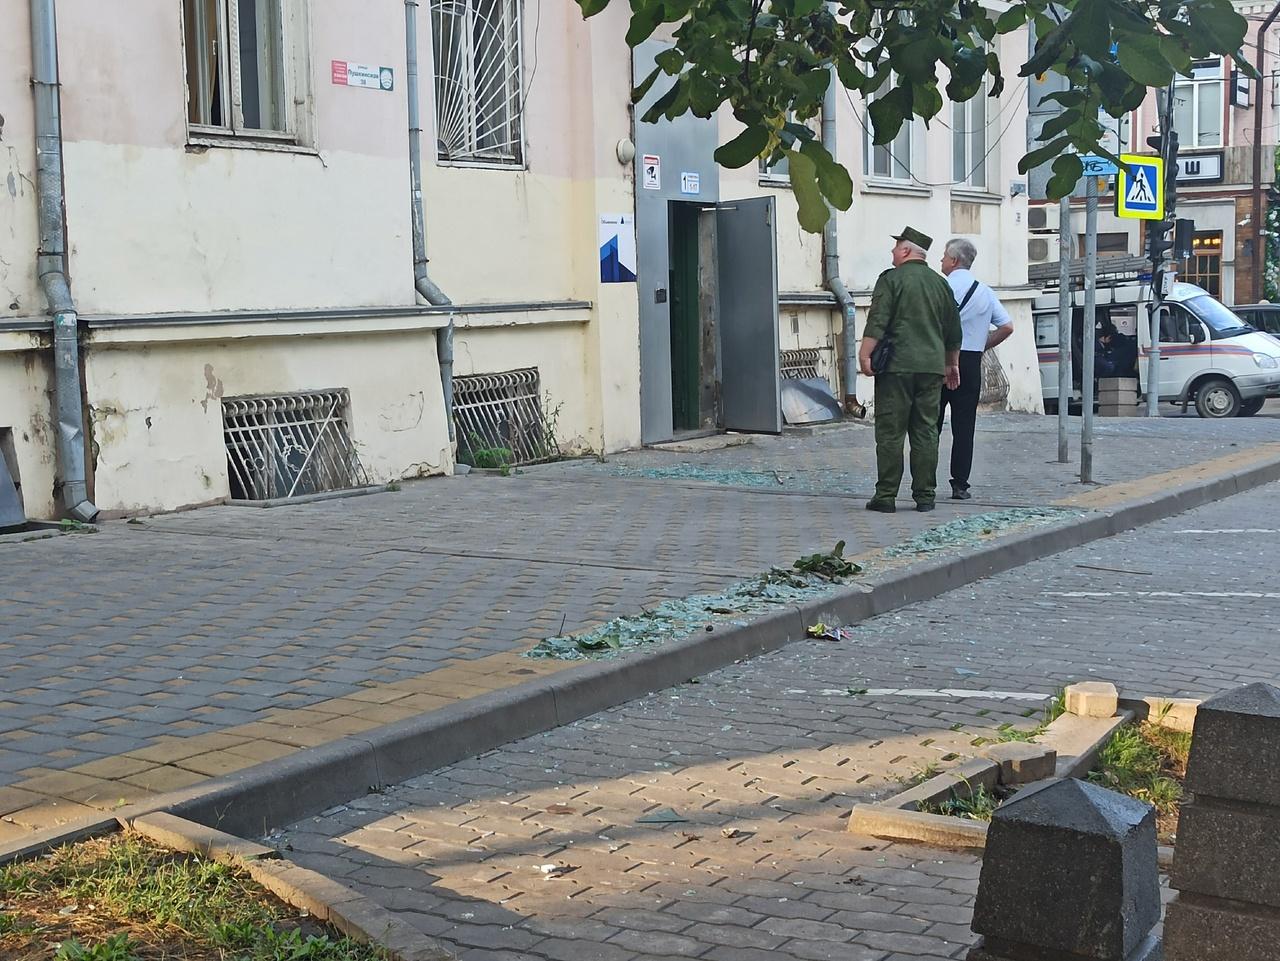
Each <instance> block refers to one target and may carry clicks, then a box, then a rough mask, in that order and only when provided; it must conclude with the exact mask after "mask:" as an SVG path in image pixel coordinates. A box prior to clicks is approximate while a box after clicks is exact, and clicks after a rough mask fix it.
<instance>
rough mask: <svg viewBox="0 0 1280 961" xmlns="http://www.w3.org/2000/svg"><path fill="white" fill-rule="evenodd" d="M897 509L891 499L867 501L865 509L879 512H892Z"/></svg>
mask: <svg viewBox="0 0 1280 961" xmlns="http://www.w3.org/2000/svg"><path fill="white" fill-rule="evenodd" d="M897 509H898V505H897V504H895V503H894V502H893V501H877V500H869V501H867V510H869V511H879V512H880V513H881V514H892V513H894V512H896V511H897Z"/></svg>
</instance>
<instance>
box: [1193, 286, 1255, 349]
mask: <svg viewBox="0 0 1280 961" xmlns="http://www.w3.org/2000/svg"><path fill="white" fill-rule="evenodd" d="M1183 306H1184V307H1186V308H1187V310H1189V311H1191V313H1192V314H1194V315H1195V316H1196V317H1198V318H1199V319H1200V320H1203V321H1204V322H1205V324H1206V325H1207V326H1208V328H1209V333H1210V336H1212V337H1213V339H1214V340H1219V339H1221V338H1223V337H1235V336H1236V335H1238V334H1247V333H1250V332H1251V331H1253V330H1254V328H1253V327H1250V326H1249V325H1248V324H1246V323H1245V322H1244V321H1243V320H1241V319H1240V318H1239V317H1237V316H1236V315H1235V314H1233V313H1232V312H1231V311H1230V310H1229V309H1228V308H1226V307H1224V306H1223V305H1222V304H1221V303H1219V302H1218V301H1216V300H1214V299H1213V298H1212V297H1210V296H1209V295H1208V294H1204V295H1202V296H1200V297H1192V298H1191V299H1190V300H1187V301H1184V302H1183Z"/></svg>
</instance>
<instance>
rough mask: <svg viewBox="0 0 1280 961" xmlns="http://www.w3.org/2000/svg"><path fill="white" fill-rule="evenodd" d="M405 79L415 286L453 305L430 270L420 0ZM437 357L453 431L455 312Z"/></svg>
mask: <svg viewBox="0 0 1280 961" xmlns="http://www.w3.org/2000/svg"><path fill="white" fill-rule="evenodd" d="M404 30H405V47H406V49H405V55H406V61H407V62H406V65H405V66H406V69H405V73H406V74H407V77H406V78H405V81H406V83H407V84H408V87H409V190H410V193H411V198H410V199H411V209H412V211H413V285H414V287H415V288H416V289H417V291H418V293H420V294H421V295H422V296H423V298H424V299H425V300H426V302H427V303H429V304H432V305H434V306H436V307H452V306H453V301H452V300H450V299H449V297H448V295H447V294H446V293H445V292H444V291H443V290H441V289H440V288H439V287H438V286H436V283H435V281H433V280H432V279H431V277H430V275H429V274H428V272H427V231H426V227H425V224H424V221H425V217H424V215H423V211H422V119H421V116H420V111H419V108H418V0H404ZM436 358H437V359H438V360H439V362H440V389H441V393H442V394H443V395H444V416H445V420H446V421H447V422H448V424H449V440H450V441H452V440H453V439H454V433H453V311H450V312H449V323H448V324H447V325H446V326H444V327H442V328H441V329H439V330H437V331H436Z"/></svg>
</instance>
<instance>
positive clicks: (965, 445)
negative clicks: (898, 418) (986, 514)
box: [938, 238, 1013, 500]
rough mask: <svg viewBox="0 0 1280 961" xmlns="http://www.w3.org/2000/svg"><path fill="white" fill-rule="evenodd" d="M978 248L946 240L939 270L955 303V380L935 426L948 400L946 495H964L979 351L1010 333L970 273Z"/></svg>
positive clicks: (1004, 315)
mask: <svg viewBox="0 0 1280 961" xmlns="http://www.w3.org/2000/svg"><path fill="white" fill-rule="evenodd" d="M977 256H978V250H977V248H976V247H974V246H973V244H971V243H969V241H967V240H961V239H960V238H956V239H954V240H949V241H947V245H946V247H944V248H943V252H942V272H943V274H945V275H946V278H947V281H948V282H949V283H950V284H951V290H952V293H954V294H955V298H956V303H957V304H959V305H960V326H961V328H962V329H963V331H964V339H963V340H962V342H961V344H960V386H959V387H957V388H955V389H954V390H951V389H949V388H947V387H943V389H942V408H941V410H939V412H938V432H939V433H941V432H942V421H943V418H944V416H945V415H946V411H947V404H950V405H951V496H952V498H954V499H955V500H968V499H969V498H970V497H972V496H973V495H972V494H970V493H969V472H970V471H971V470H972V469H973V428H974V425H975V424H976V423H977V420H978V396H979V394H981V392H982V355H983V353H985V352H986V351H988V350H990V349H991V348H992V347H994V346H995V345H996V344H998V343H1000V342H1001V341H1003V340H1004V339H1005V338H1006V337H1008V336H1009V335H1010V334H1012V333H1013V321H1012V320H1010V319H1009V313H1008V311H1006V310H1005V309H1004V306H1003V305H1002V304H1001V303H1000V300H999V298H997V297H996V294H995V291H994V290H992V289H991V288H990V287H988V286H987V285H986V284H984V283H982V282H981V281H980V280H978V278H976V277H974V276H973V272H972V267H973V261H974V258H975V257H977Z"/></svg>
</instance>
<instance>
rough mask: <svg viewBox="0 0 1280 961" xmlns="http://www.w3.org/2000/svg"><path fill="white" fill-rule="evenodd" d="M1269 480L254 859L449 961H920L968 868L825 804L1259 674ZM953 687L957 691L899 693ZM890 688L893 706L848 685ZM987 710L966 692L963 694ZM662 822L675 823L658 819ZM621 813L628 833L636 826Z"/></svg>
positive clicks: (961, 900)
mask: <svg viewBox="0 0 1280 961" xmlns="http://www.w3.org/2000/svg"><path fill="white" fill-rule="evenodd" d="M1277 535H1280V485H1271V486H1269V487H1266V488H1262V489H1259V490H1257V491H1255V492H1252V493H1248V494H1243V495H1238V496H1236V497H1232V498H1229V499H1227V500H1224V501H1221V502H1218V503H1216V504H1213V505H1211V506H1208V507H1204V508H1201V509H1198V510H1195V511H1192V512H1188V513H1186V514H1183V515H1180V516H1177V517H1174V518H1171V519H1168V520H1166V521H1163V522H1160V523H1157V524H1155V525H1152V526H1150V527H1146V528H1142V529H1140V530H1138V531H1134V532H1130V533H1127V534H1123V535H1120V536H1117V537H1114V538H1110V539H1108V540H1104V541H1099V542H1096V543H1095V544H1092V545H1089V546H1087V547H1084V548H1079V549H1076V550H1072V551H1068V552H1065V553H1063V554H1060V555H1057V556H1054V557H1051V558H1048V559H1045V560H1042V561H1038V562H1034V563H1032V564H1028V565H1026V566H1025V567H1022V568H1019V569H1017V570H1014V571H1011V572H1008V573H1006V574H1002V575H999V576H997V577H992V578H989V579H987V580H984V581H981V582H979V583H977V584H975V585H973V586H971V587H969V588H965V589H961V590H957V591H953V592H951V593H949V594H944V595H942V596H940V597H938V598H936V599H934V600H931V601H927V602H924V603H921V604H916V605H913V606H912V607H910V608H907V609H904V610H902V611H899V612H897V613H893V614H888V615H884V616H881V617H879V618H875V619H873V620H870V621H868V622H866V623H864V624H862V625H860V626H858V627H857V628H855V629H854V631H853V637H852V639H850V640H847V641H841V642H829V641H816V640H814V641H804V642H800V643H796V644H792V645H790V646H788V647H786V648H784V649H782V650H780V651H777V652H775V653H773V654H770V655H767V656H764V657H760V658H757V659H754V660H752V661H749V662H745V663H742V664H738V665H734V666H732V667H729V668H726V669H724V670H720V671H717V672H714V673H712V674H710V675H708V676H705V677H702V678H699V679H697V683H691V684H685V685H681V686H680V687H677V688H672V689H669V690H666V691H663V692H660V693H657V694H654V695H651V696H648V697H645V698H642V699H639V700H636V701H633V702H631V703H629V704H626V705H623V706H621V707H618V708H615V709H612V710H609V711H605V712H602V713H600V714H598V715H595V716H593V717H589V718H586V719H584V720H582V721H579V722H577V723H574V724H571V725H568V726H566V727H564V728H561V729H559V730H556V731H552V732H548V733H547V734H544V735H540V736H537V737H533V738H528V739H526V740H523V741H518V742H515V743H513V744H510V745H507V746H506V747H504V748H502V749H500V750H497V751H492V752H490V753H488V754H485V755H484V756H481V757H478V758H474V759H471V760H468V761H465V762H463V763H459V764H455V765H452V766H450V767H447V768H444V769H442V770H439V771H436V772H434V773H432V774H430V775H427V776H424V777H420V778H416V779H413V780H411V781H409V782H407V783H405V784H402V785H398V786H396V787H393V788H390V789H388V790H387V791H385V792H384V793H382V794H376V795H370V796H368V797H366V798H363V799H360V800H358V801H355V802H352V803H350V804H347V805H343V806H341V807H339V808H336V809H333V810H331V811H328V812H325V813H324V814H323V815H321V816H320V817H316V818H311V819H307V820H305V821H302V822H300V823H298V824H295V825H292V826H290V827H289V828H287V829H285V830H283V831H282V832H279V833H277V834H275V835H273V836H272V837H271V838H270V839H269V840H270V841H271V842H273V843H275V844H277V845H279V846H280V847H281V848H282V849H285V850H288V851H289V852H290V854H289V856H290V857H292V858H294V859H295V860H297V861H299V862H300V863H302V864H303V865H305V866H308V867H312V868H314V869H316V870H320V871H322V872H324V873H327V874H329V875H331V876H333V877H336V878H340V879H341V880H342V881H343V882H344V883H347V884H350V885H352V886H354V887H356V888H357V889H359V890H361V891H362V892H364V893H366V894H368V895H369V896H371V897H373V898H374V899H375V900H377V901H378V902H380V903H381V904H383V905H384V906H386V907H387V908H389V909H391V910H393V911H396V912H399V913H401V915H402V916H403V917H404V918H405V919H407V920H408V921H410V922H411V923H413V924H414V925H416V926H417V927H418V928H419V929H421V930H422V931H424V932H425V933H427V934H429V935H431V936H435V937H439V938H442V939H444V940H445V941H446V942H448V943H449V944H451V945H452V946H454V947H455V948H456V949H457V950H458V953H459V955H460V957H461V958H462V959H464V961H656V959H658V958H664V959H671V958H680V957H689V958H695V957H696V958H701V959H711V961H795V959H830V961H906V959H908V958H910V959H917V961H921V959H923V961H942V959H952V958H960V957H963V956H964V952H965V951H966V950H967V947H968V945H969V944H970V943H971V941H972V935H971V933H970V931H969V927H968V925H969V921H970V919H971V912H972V901H973V897H974V894H975V892H976V886H977V877H978V872H979V869H980V861H979V859H978V858H977V857H975V856H973V855H971V854H960V853H955V852H946V851H938V850H933V849H930V848H927V847H922V846H912V845H906V844H887V843H885V842H880V841H876V840H874V839H870V838H865V837H860V836H857V835H852V834H850V833H848V832H846V831H845V830H844V827H845V820H844V819H845V817H846V816H847V814H848V811H849V808H850V806H851V805H852V804H854V803H856V802H859V801H866V800H873V799H876V798H879V797H883V796H884V795H885V794H886V793H888V792H894V791H896V790H898V789H900V787H901V780H902V779H903V778H908V777H910V776H911V775H912V774H914V773H916V772H918V771H919V770H921V769H922V768H925V767H926V766H929V765H934V764H942V765H944V766H945V764H946V763H955V761H953V762H945V761H944V760H943V759H944V758H947V757H949V756H951V755H959V756H961V757H963V756H964V755H966V754H968V753H972V752H973V751H975V750H976V747H975V746H974V741H975V739H976V738H979V737H987V738H992V737H1000V736H1001V728H1002V726H1004V725H1014V726H1017V727H1020V728H1026V727H1031V726H1034V725H1035V724H1036V723H1037V722H1038V721H1039V719H1040V717H1041V711H1042V710H1043V704H1044V701H1043V700H1041V701H1035V702H1029V701H1023V700H1018V699H1011V698H1007V697H994V696H992V692H1003V693H1005V694H1030V695H1036V694H1038V695H1042V696H1044V697H1046V698H1047V697H1048V696H1049V695H1050V694H1051V693H1052V692H1053V691H1054V690H1055V689H1056V688H1057V687H1058V686H1060V685H1062V684H1065V683H1067V682H1070V681H1073V680H1080V679H1089V678H1098V679H1109V680H1114V681H1116V682H1117V683H1118V684H1119V685H1120V686H1121V688H1122V689H1123V690H1124V691H1125V692H1126V693H1129V694H1133V695H1146V694H1160V695H1166V696H1195V697H1203V696H1208V695H1211V694H1214V693H1216V692H1219V691H1222V690H1226V689H1229V688H1231V687H1234V686H1237V685H1240V684H1244V683H1248V682H1252V681H1257V680H1266V681H1271V682H1273V683H1274V682H1275V681H1276V679H1277V677H1278V676H1280V649H1277V647H1276V645H1275V643H1274V637H1275V623H1276V618H1277V616H1280V591H1277V590H1276V589H1275V586H1274V580H1275V574H1274V571H1275V570H1276V568H1277V566H1278V565H1280V547H1277V542H1278V541H1277ZM954 688H967V689H971V690H972V691H974V693H973V694H971V695H966V696H946V697H944V696H927V694H926V692H930V691H934V692H940V691H941V690H943V689H954ZM868 689H870V690H876V689H894V690H904V689H910V690H912V691H914V693H912V694H910V695H891V696H883V695H876V694H869V693H866V691H867V690H868ZM982 692H987V693H982ZM673 818H675V819H678V820H673ZM646 819H647V820H646Z"/></svg>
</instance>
